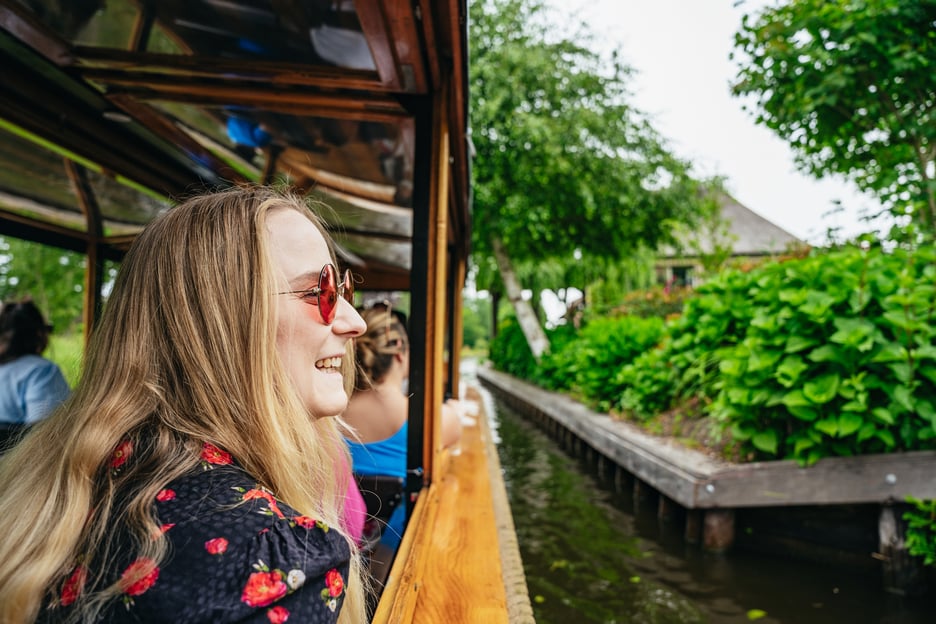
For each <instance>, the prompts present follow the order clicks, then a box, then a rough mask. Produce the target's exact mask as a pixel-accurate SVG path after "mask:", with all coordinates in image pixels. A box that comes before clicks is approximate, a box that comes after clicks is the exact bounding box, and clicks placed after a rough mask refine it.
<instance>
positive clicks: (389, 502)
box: [354, 474, 403, 552]
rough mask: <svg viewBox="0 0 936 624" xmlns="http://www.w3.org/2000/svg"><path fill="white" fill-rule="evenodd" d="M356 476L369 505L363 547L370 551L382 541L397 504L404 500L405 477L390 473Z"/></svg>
mask: <svg viewBox="0 0 936 624" xmlns="http://www.w3.org/2000/svg"><path fill="white" fill-rule="evenodd" d="M354 478H355V480H356V481H357V484H358V489H359V490H360V491H361V496H362V497H363V498H364V505H365V506H366V507H367V519H366V520H365V522H364V532H363V534H362V535H361V544H362V546H361V548H362V550H364V552H370V551H373V550H374V548H376V547H377V543H378V542H380V537H381V535H382V534H383V531H384V529H385V528H386V526H387V523H388V522H389V521H390V516H391V515H393V512H394V510H395V509H396V508H397V505H399V504H401V503H402V502H403V479H402V478H400V477H391V476H388V475H362V474H355V475H354Z"/></svg>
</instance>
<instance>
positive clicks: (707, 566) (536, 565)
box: [469, 372, 936, 624]
mask: <svg viewBox="0 0 936 624" xmlns="http://www.w3.org/2000/svg"><path fill="white" fill-rule="evenodd" d="M469 376H470V372H469ZM481 392H482V394H483V396H484V398H485V401H486V403H487V406H486V409H487V410H489V414H490V412H491V411H493V414H492V415H491V416H490V420H491V425H492V427H493V428H494V431H495V439H496V441H497V445H498V452H499V455H500V461H501V465H502V469H503V473H504V479H505V483H506V487H507V493H508V497H509V500H510V507H511V510H512V513H513V520H514V524H515V525H516V529H517V537H518V541H519V545H520V553H521V556H522V558H523V564H524V570H525V572H526V577H527V584H528V587H529V592H530V600H531V602H532V604H533V611H534V615H535V618H536V621H537V623H538V624H588V623H592V622H594V623H603V624H612V623H634V624H670V623H681V624H696V623H708V624H735V623H738V624H740V623H748V622H752V621H756V622H759V623H760V624H778V623H783V624H812V623H815V624H820V623H821V624H829V623H839V622H841V623H848V624H853V623H856V624H861V623H869V624H871V623H875V624H877V623H880V624H933V623H934V622H936V600H934V599H933V598H926V599H919V598H918V599H909V598H904V597H901V596H896V595H893V594H889V593H887V592H885V591H884V590H883V589H882V585H881V578H880V575H879V574H878V573H876V572H868V571H865V572H863V573H858V572H856V571H854V570H852V569H849V568H847V567H843V566H841V565H839V566H835V565H831V564H828V565H826V564H814V563H803V562H792V561H788V560H784V559H781V558H770V557H764V556H756V555H752V554H745V553H743V552H732V553H730V554H728V555H712V554H706V553H703V552H702V551H701V549H700V548H699V546H698V545H690V544H686V543H685V542H684V540H683V539H682V535H681V533H680V529H679V527H677V526H666V525H661V524H660V522H659V521H658V520H657V518H656V514H655V510H650V509H647V510H646V511H644V510H639V513H636V514H635V513H634V505H633V501H632V500H631V497H630V496H628V495H626V494H621V493H617V492H615V487H614V484H613V483H611V482H608V479H606V478H604V477H602V476H601V475H598V474H594V473H593V471H592V470H591V469H590V468H589V467H588V466H587V465H586V464H585V463H584V462H583V461H582V460H579V459H576V458H574V457H571V456H569V455H567V454H566V453H565V452H564V451H562V450H561V449H560V448H559V447H558V446H557V444H556V442H555V441H553V440H552V439H551V438H549V437H548V436H547V435H546V434H545V433H544V432H543V431H542V430H540V429H539V428H538V427H536V425H534V424H533V423H532V422H530V421H528V420H526V419H524V418H523V417H521V416H519V415H518V414H516V413H515V412H513V411H512V410H511V409H510V408H509V407H507V406H506V405H504V404H503V403H501V402H500V401H496V400H494V399H492V398H491V395H490V394H488V393H487V392H486V391H484V390H483V389H482V390H481ZM644 507H646V505H645V506H644Z"/></svg>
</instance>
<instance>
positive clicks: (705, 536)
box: [702, 509, 735, 553]
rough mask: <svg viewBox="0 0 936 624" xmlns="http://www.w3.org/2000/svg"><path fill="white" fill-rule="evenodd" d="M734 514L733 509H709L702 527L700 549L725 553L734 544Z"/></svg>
mask: <svg viewBox="0 0 936 624" xmlns="http://www.w3.org/2000/svg"><path fill="white" fill-rule="evenodd" d="M734 519H735V514H734V510H733V509H709V510H707V511H706V512H705V518H704V519H703V526H702V548H703V549H705V550H706V551H708V552H714V553H720V552H725V551H726V550H728V549H729V548H731V546H732V544H734V537H735V530H734V524H735V522H734Z"/></svg>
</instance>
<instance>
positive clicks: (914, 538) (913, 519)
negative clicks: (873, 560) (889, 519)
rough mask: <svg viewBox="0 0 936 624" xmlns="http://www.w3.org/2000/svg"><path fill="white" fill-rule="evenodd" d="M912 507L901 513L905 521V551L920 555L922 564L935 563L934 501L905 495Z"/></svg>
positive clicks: (935, 513) (935, 507)
mask: <svg viewBox="0 0 936 624" xmlns="http://www.w3.org/2000/svg"><path fill="white" fill-rule="evenodd" d="M907 502H908V503H910V505H911V506H912V509H910V510H909V511H907V512H906V513H904V514H903V519H904V520H906V521H907V540H906V545H907V552H909V553H910V554H911V555H913V556H914V557H922V558H923V565H927V566H932V565H936V501H933V500H919V499H916V498H913V497H912V496H908V497H907Z"/></svg>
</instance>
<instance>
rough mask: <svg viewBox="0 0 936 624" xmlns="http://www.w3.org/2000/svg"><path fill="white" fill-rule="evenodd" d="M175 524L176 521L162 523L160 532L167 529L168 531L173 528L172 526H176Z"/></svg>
mask: <svg viewBox="0 0 936 624" xmlns="http://www.w3.org/2000/svg"><path fill="white" fill-rule="evenodd" d="M174 526H175V522H169V523H167V524H164V525H162V526H161V527H159V532H160V533H165V532H166V531H168V530H169V529H171V528H172V527H174Z"/></svg>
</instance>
